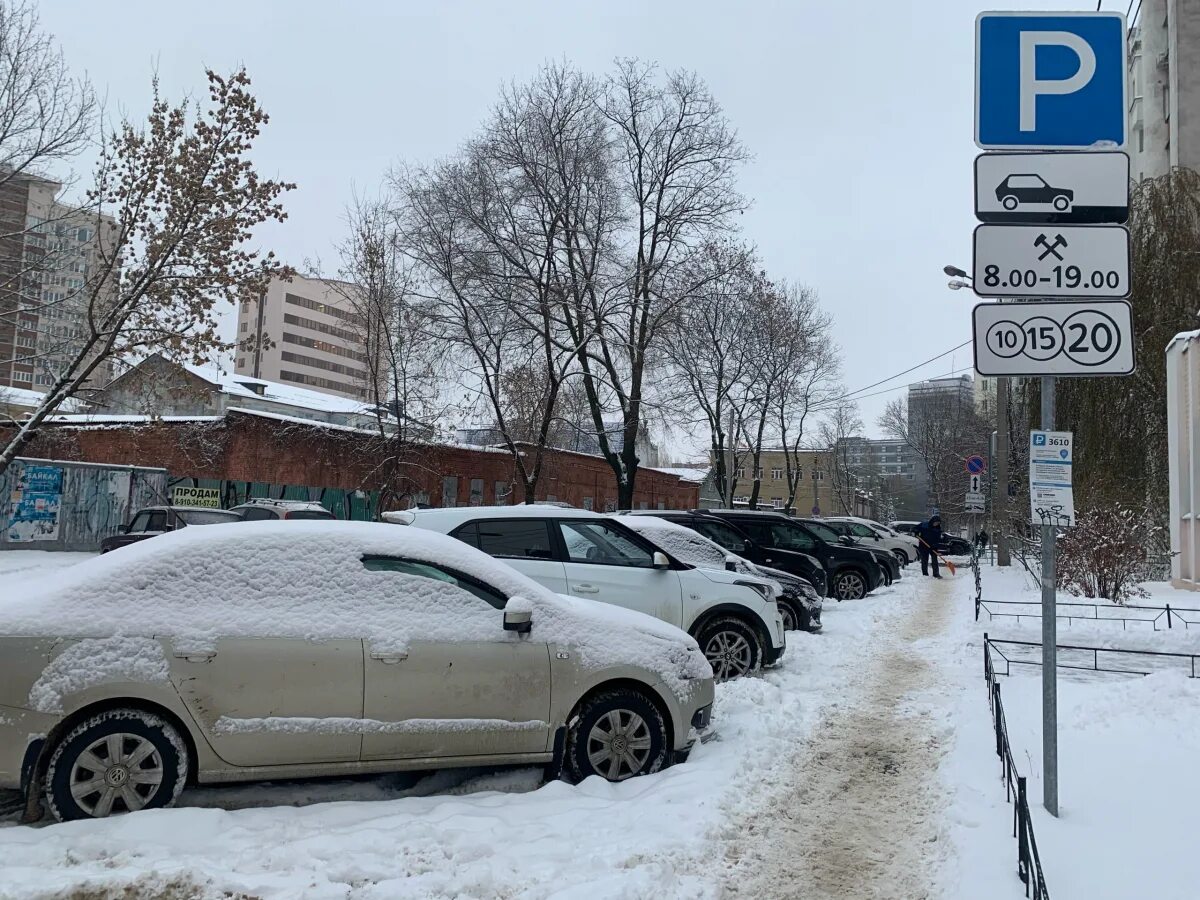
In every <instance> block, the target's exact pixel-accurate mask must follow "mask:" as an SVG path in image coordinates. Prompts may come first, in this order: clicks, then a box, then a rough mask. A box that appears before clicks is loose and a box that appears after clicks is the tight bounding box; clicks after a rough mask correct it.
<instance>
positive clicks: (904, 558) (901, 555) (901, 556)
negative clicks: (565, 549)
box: [892, 550, 909, 566]
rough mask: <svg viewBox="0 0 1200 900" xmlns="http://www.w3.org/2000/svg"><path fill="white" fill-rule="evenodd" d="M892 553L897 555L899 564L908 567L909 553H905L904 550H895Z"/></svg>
mask: <svg viewBox="0 0 1200 900" xmlns="http://www.w3.org/2000/svg"><path fill="white" fill-rule="evenodd" d="M892 553H894V554H895V555H896V561H897V562H898V563H900V565H902V566H907V565H908V563H909V559H908V554H907V553H905V552H904V551H903V550H893V551H892Z"/></svg>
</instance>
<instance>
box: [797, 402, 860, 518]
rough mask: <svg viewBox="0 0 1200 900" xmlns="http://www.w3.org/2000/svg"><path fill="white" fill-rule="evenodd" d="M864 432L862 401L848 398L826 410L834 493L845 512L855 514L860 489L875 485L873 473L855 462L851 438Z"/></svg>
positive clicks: (823, 436) (823, 434) (824, 436)
mask: <svg viewBox="0 0 1200 900" xmlns="http://www.w3.org/2000/svg"><path fill="white" fill-rule="evenodd" d="M861 432H862V419H860V418H859V417H858V404H857V403H854V402H853V401H844V400H843V401H841V402H839V403H836V404H835V405H834V407H833V409H832V410H830V411H829V412H828V413H826V415H825V418H824V420H823V421H822V422H821V425H820V427H819V429H818V433H819V434H820V440H821V444H822V445H823V446H824V447H825V448H826V449H827V450H828V451H829V468H830V475H831V476H832V482H833V496H834V499H835V500H836V501H837V504H838V506H839V507H841V513H842V515H853V514H854V500H855V497H856V495H857V492H858V491H859V490H869V488H870V485H871V479H870V473H868V472H865V471H862V470H861V469H860V467H859V466H858V465H856V464H855V463H854V462H853V453H852V447H851V442H850V440H849V439H850V438H853V437H856V436H857V435H859V434H860V433H861ZM789 505H790V504H789Z"/></svg>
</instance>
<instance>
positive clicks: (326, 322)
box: [234, 275, 370, 400]
mask: <svg viewBox="0 0 1200 900" xmlns="http://www.w3.org/2000/svg"><path fill="white" fill-rule="evenodd" d="M352 289H353V286H352V285H348V284H346V283H345V282H335V281H328V280H323V279H319V278H305V277H303V276H300V275H297V276H295V277H293V278H292V279H291V280H290V281H284V280H282V279H278V278H277V279H274V280H273V281H272V282H271V284H270V286H269V287H268V288H267V292H266V293H265V294H264V295H263V297H262V299H261V300H260V301H259V302H258V303H257V304H255V303H249V302H245V303H242V306H241V309H239V310H238V324H237V329H238V331H237V339H238V341H240V342H244V341H246V340H247V339H253V340H252V341H251V343H252V344H253V347H252V348H250V349H239V350H238V351H237V352H236V354H235V357H234V372H235V373H236V374H238V375H246V376H249V377H251V378H261V379H263V380H265V381H277V382H282V383H285V384H294V385H299V386H303V387H305V388H308V389H309V390H313V391H320V392H322V393H325V394H335V395H337V396H340V397H351V398H354V399H356V400H363V399H366V398H367V385H368V383H369V381H370V375H369V370H370V367H369V366H368V365H367V354H366V352H365V347H364V346H363V337H362V332H361V330H360V328H359V327H358V321H359V319H358V316H357V315H356V314H355V312H354V310H353V308H352V304H351V302H350V301H349V300H348V299H347V293H348V291H349V290H352ZM264 339H265V340H264ZM264 344H267V346H264Z"/></svg>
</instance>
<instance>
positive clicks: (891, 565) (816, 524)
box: [800, 519, 901, 585]
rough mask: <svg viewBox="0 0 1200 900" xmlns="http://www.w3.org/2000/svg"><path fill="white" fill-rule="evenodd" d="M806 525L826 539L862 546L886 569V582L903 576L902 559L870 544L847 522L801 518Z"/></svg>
mask: <svg viewBox="0 0 1200 900" xmlns="http://www.w3.org/2000/svg"><path fill="white" fill-rule="evenodd" d="M800 521H801V522H803V523H804V524H805V525H807V526H808V527H809V528H811V529H812V530H813V531H815V532H816V533H817V535H818V536H819V537H820V538H821V539H822V540H824V541H829V542H837V543H841V544H846V545H847V546H852V547H861V548H862V549H863V550H866V551H868V552H869V553H870V554H871V555H872V556H874V557H875V559H876V561H877V562H878V563H879V566H880V568H882V569H883V571H884V575H885V578H884V583H885V584H889V585H890V584H891V583H892V582H893V581H898V580H899V579H900V578H901V566H900V560H898V559H896V556H895V554H893V553H892V552H891V551H890V550H883V549H881V548H879V547H875V546H869V545H867V544H864V543H863V542H862V541H861V540H859V539H858V538H856V537H855V536H854V535H853V534H851V533H850V529H849V527H848V526H847V524H846V523H845V522H829V521H826V520H825V519H801V520H800Z"/></svg>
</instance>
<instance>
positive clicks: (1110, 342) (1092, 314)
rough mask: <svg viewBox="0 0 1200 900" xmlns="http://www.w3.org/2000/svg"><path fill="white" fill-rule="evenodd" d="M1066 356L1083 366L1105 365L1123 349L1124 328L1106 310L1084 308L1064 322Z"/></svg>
mask: <svg viewBox="0 0 1200 900" xmlns="http://www.w3.org/2000/svg"><path fill="white" fill-rule="evenodd" d="M1062 330H1063V333H1064V334H1065V340H1066V347H1065V348H1064V349H1065V350H1066V353H1067V356H1068V357H1070V358H1071V360H1072V361H1073V362H1076V363H1078V364H1079V365H1081V366H1102V365H1104V364H1105V363H1106V362H1108V361H1109V360H1110V359H1112V358H1113V357H1114V356H1116V355H1117V351H1118V350H1120V349H1121V331H1120V328H1118V326H1117V323H1116V322H1115V321H1113V318H1112V317H1111V316H1109V315H1108V314H1107V313H1102V312H1100V311H1099V310H1097V309H1081V310H1079V312H1076V313H1073V314H1072V315H1070V316H1068V317H1067V319H1066V321H1064V322H1063V324H1062Z"/></svg>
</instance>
